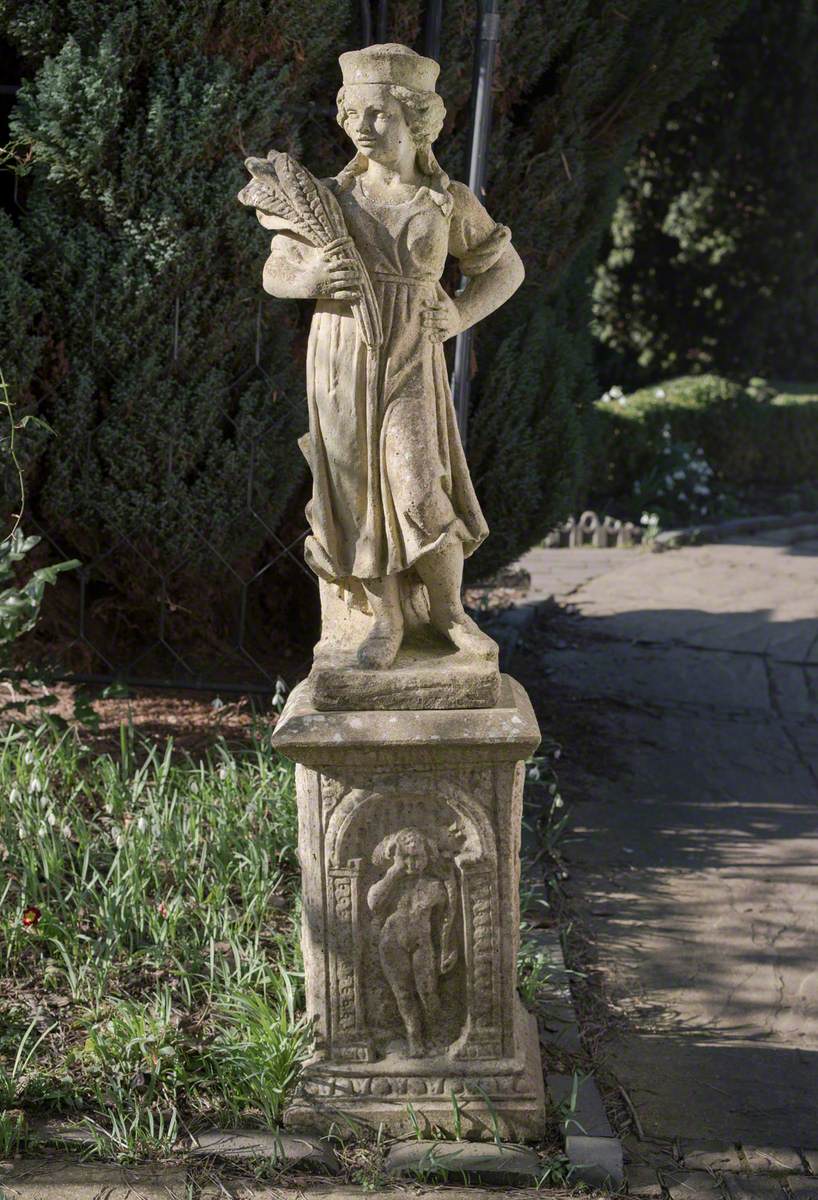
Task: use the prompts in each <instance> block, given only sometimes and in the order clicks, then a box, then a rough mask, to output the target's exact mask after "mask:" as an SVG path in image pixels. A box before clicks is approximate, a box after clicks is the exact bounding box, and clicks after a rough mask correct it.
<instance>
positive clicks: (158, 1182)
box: [0, 1158, 187, 1200]
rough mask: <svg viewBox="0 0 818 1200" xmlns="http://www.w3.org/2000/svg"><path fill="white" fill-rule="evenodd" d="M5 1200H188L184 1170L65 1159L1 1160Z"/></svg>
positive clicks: (0, 1177) (0, 1181) (1, 1191)
mask: <svg viewBox="0 0 818 1200" xmlns="http://www.w3.org/2000/svg"><path fill="white" fill-rule="evenodd" d="M0 1196H2V1200H100V1197H104V1200H186V1197H187V1192H186V1180H185V1173H184V1171H180V1170H173V1169H165V1168H161V1169H160V1168H137V1167H133V1168H131V1167H109V1166H102V1165H100V1164H97V1163H77V1162H67V1161H65V1160H61V1159H56V1158H53V1159H24V1160H21V1161H20V1162H16V1163H0Z"/></svg>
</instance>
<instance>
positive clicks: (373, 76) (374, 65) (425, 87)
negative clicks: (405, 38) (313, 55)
mask: <svg viewBox="0 0 818 1200" xmlns="http://www.w3.org/2000/svg"><path fill="white" fill-rule="evenodd" d="M338 61H339V62H340V64H341V71H342V73H343V78H344V87H349V85H350V84H353V83H397V84H399V85H400V86H401V87H406V88H411V89H412V90H413V91H415V92H433V91H434V90H435V81H436V79H437V77H438V74H439V73H440V65H439V64H438V63H436V62H435V60H434V59H433V58H424V57H423V55H422V54H416V53H415V51H414V50H410V49H409V47H408V46H401V45H400V44H399V43H398V42H385V43H384V44H383V45H381V46H366V47H365V48H364V49H363V50H348V51H347V52H346V54H342V55H341V56H340V58H339V59H338Z"/></svg>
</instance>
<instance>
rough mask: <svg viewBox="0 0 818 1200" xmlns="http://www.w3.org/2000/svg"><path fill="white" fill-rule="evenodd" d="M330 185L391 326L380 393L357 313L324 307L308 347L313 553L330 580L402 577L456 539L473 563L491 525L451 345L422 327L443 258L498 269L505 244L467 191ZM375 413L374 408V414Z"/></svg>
mask: <svg viewBox="0 0 818 1200" xmlns="http://www.w3.org/2000/svg"><path fill="white" fill-rule="evenodd" d="M327 182H328V184H329V185H330V186H332V187H333V190H334V191H335V194H336V196H337V198H338V201H339V203H340V204H341V208H342V210H343V213H344V217H345V219H346V223H347V228H348V230H349V233H350V235H351V236H352V238H353V240H354V242H355V245H356V247H357V248H358V250H359V252H360V254H361V257H362V258H363V260H364V263H365V264H366V266H367V268H368V270H369V274H370V276H371V279H372V284H373V287H374V291H375V296H376V298H377V301H378V305H379V308H380V313H381V322H382V325H383V344H382V345H381V347H380V349H379V350H378V351H377V354H378V363H377V367H378V370H377V386H376V387H374V388H373V387H372V386H371V384H370V387H369V389H367V382H366V381H367V366H368V363H367V355H369V354H372V353H373V352H372V351H371V350H368V349H367V347H366V346H365V344H364V343H363V341H362V340H361V337H360V335H359V333H358V329H357V326H356V322H355V319H354V317H353V313H352V309H351V306H350V305H349V304H348V303H344V302H340V301H332V300H319V301H318V302H317V304H316V308H315V314H314V316H313V320H312V326H311V329H310V337H309V346H308V352H307V398H308V405H309V433H308V434H306V435H305V436H304V438H302V439H301V442H300V445H301V448H302V450H303V451H304V454H305V456H306V458H307V460H308V462H309V464H310V468H311V470H312V475H313V494H312V499H311V501H310V503H309V505H308V506H307V518H308V520H309V523H310V527H311V531H312V532H311V535H310V536H309V537H308V538H307V542H306V547H305V556H306V559H307V562H308V563H309V564H310V566H311V567H312V569H313V570H314V571H315V572H316V573H317V574H318V575H319V576H321V577H322V578H323V579H325V580H327V581H328V582H331V583H335V584H338V585H340V586H341V587H342V588H345V589H349V590H350V591H352V592H353V593H354V592H357V591H359V590H360V585H359V584H356V583H355V582H353V581H359V580H366V579H372V578H382V577H383V576H385V575H391V574H392V573H394V572H397V571H404V570H406V569H407V568H408V567H411V566H412V564H413V563H414V562H415V561H416V560H417V559H418V558H419V557H420V556H421V555H422V554H426V553H428V552H429V551H430V550H434V549H436V548H437V547H439V546H441V545H442V544H443V543H444V541H446V540H447V539H448V538H451V537H457V538H459V539H460V541H461V542H462V543H463V551H464V554H465V555H469V554H471V553H472V552H473V551H474V550H475V549H476V548H477V546H479V545H480V543H481V542H482V541H483V539H484V538H485V537H486V534H487V533H488V527H487V525H486V522H485V520H484V518H483V514H482V512H481V510H480V505H479V503H478V501H477V497H476V495H475V493H474V489H473V487H472V483H471V479H470V477H469V471H468V467H467V465H466V459H465V456H464V454H463V448H462V445H461V442H460V436H459V433H458V430H457V423H456V420H455V413H454V406H453V404H452V397H451V391H450V389H449V383H448V378H447V372H446V362H445V358H444V353H443V346H442V345H441V344H440V343H433V342H431V341H430V340H429V338H428V335H427V333H426V331H425V330H424V329H423V327H422V325H421V313H422V311H423V306H424V304H425V303H426V302H428V301H430V300H434V299H435V298H436V296H437V295H438V293H439V292H440V291H442V289H441V285H440V277H441V275H442V273H443V268H444V266H445V263H446V256H447V254H452V255H454V256H455V257H456V258H457V259H459V260H460V266H461V270H462V271H463V273H464V274H467V275H477V274H480V273H481V272H482V271H485V270H488V269H489V267H491V266H492V265H493V264H494V263H495V262H496V261H497V260H498V258H499V257H500V255H501V254H502V253H503V251H504V249H505V247H506V245H507V244H508V241H509V236H510V235H509V231H508V229H507V228H506V227H505V226H501V225H495V223H494V221H492V219H491V218H490V217H489V215H488V213H487V212H486V210H485V209H484V208H483V206H482V205H481V204H480V202H479V200H478V199H477V198H476V196H475V195H474V194H473V193H472V192H471V191H469V189H468V188H467V187H465V186H464V185H463V184H459V183H450V184H449V186H448V188H447V189H446V190H445V191H437V190H434V189H433V188H432V187H431V186H424V187H420V188H418V190H417V191H416V193H415V195H414V196H413V197H412V198H411V199H409V200H407V201H405V202H402V203H386V202H382V201H377V200H374V199H372V198H371V197H369V196H368V195H367V194H366V192H365V190H364V185H363V182H362V179H361V177H360V176H357V177H356V178H355V180H354V183H353V184H352V186H346V187H344V186H343V185H342V183H340V182H339V181H337V180H329V181H327ZM373 409H374V411H373Z"/></svg>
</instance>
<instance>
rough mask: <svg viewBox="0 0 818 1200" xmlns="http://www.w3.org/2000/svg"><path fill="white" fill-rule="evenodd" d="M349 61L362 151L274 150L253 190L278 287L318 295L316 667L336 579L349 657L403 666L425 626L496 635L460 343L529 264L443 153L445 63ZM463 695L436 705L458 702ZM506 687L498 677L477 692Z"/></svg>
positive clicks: (369, 55) (258, 167)
mask: <svg viewBox="0 0 818 1200" xmlns="http://www.w3.org/2000/svg"><path fill="white" fill-rule="evenodd" d="M340 62H341V68H342V72H343V86H342V88H341V90H340V91H339V93H338V122H339V124H340V125H341V127H342V128H343V130H344V131H345V133H346V134H347V136H348V137H349V138H350V140H351V141H352V143H353V145H354V147H355V155H354V157H353V158H352V160H351V161H350V162H349V163H348V164H347V166H346V167H344V169H343V170H342V171H341V172H340V173H339V174H338V175H337V176H335V177H334V178H331V179H325V180H323V181H321V182H319V181H317V180H315V179H314V178H313V177H312V176H311V175H310V174H309V172H307V171H306V170H305V169H304V168H302V167H300V165H299V164H295V163H293V160H292V159H289V158H288V156H286V155H281V154H276V153H275V152H271V154H270V155H269V156H268V159H267V160H260V159H250V160H248V168H249V169H250V171H251V174H252V175H253V180H252V182H251V183H250V184H249V185H248V186H247V187H246V188H245V189H244V190H243V192H242V193H241V194H240V199H241V200H242V201H243V202H244V203H246V204H249V205H251V206H253V207H255V208H256V209H257V215H258V217H259V220H260V221H261V223H262V225H264V226H265V227H267V228H272V229H274V230H276V233H275V236H274V238H273V241H272V249H271V253H270V257H269V258H268V259H267V262H266V264H265V267H264V274H263V283H264V288H265V290H266V291H267V292H269V293H270V294H271V295H273V296H276V297H279V298H293V297H295V298H301V299H315V300H316V301H317V303H316V306H315V314H314V316H313V319H312V326H311V330H310V338H309V346H308V355H307V398H308V407H309V433H308V434H307V435H305V437H304V438H303V439H302V440H301V447H302V450H303V451H304V454H305V456H306V458H307V460H308V462H309V465H310V468H311V470H312V477H313V494H312V500H311V502H310V504H309V505H308V508H307V516H308V520H309V523H310V527H311V535H310V536H309V537H308V539H307V543H306V549H305V556H306V559H307V562H308V563H309V565H310V566H311V567H312V569H313V570H314V571H315V572H316V574H317V575H318V576H319V578H320V579H321V580H322V581H323V584H324V586H322V617H323V624H322V640H321V642H320V643H319V645H318V647H316V663H318V662H319V659H320V656H321V653H322V649H323V650H326V649H327V647H330V646H331V645H332V643H333V638H334V637H336V640H337V636H336V634H334V632H333V628H332V626H333V617H332V613H331V611H330V610H331V609H332V603H333V601H332V594H333V591H334V594H335V598H336V599H337V597H338V596H339V595H340V596H342V597H343V599H344V601H345V604H346V607H347V608H355V609H357V610H358V611H359V612H363V613H365V614H367V622H366V624H365V625H359V626H357V627H356V630H357V635H356V641H355V645H354V646H353V647H352V648H351V654H350V655H349V657H348V659H347V660H345V661H346V663H347V665H353V666H357V667H358V668H361V669H364V670H368V671H373V670H376V671H382V670H385V669H387V668H390V667H392V666H393V664H394V663H395V659H396V656H397V655H398V652H399V649H400V647H401V643H402V641H403V638H404V633H405V632H406V629H407V625H412V624H414V625H415V626H416V627H420V628H421V629H423V627H424V626H426V627H427V628H430V629H431V630H433V631H436V632H437V634H438V635H440V636H441V638H442V639H444V646H445V645H448V646H449V648H450V649H451V648H452V647H454V648H455V649H456V650H459V651H462V652H463V654H464V655H466V656H472V657H476V658H477V659H480V658H481V656H482V658H484V659H485V658H486V657H488V658H491V656H492V649H494V650H495V651H496V648H494V647H493V643H491V642H490V641H489V639H487V638H486V637H485V636H484V635H483V634H482V633H481V632H480V631H479V629H478V628H477V626H476V625H475V624H474V623H473V622H472V621H471V619H470V618H469V617H468V616H467V614H466V613H465V611H464V609H463V604H462V602H461V597H460V591H461V585H462V576H463V560H464V557H465V556H467V555H469V554H471V553H472V552H473V551H474V550H475V549H476V548H477V547H478V546H479V545H480V543H481V542H482V541H483V539H484V538H485V537H486V535H487V533H488V528H487V526H486V523H485V520H484V518H483V514H482V512H481V510H480V505H479V503H478V501H477V497H476V496H475V493H474V489H473V487H472V483H471V479H470V477H469V471H468V467H467V465H466V460H465V456H464V453H463V448H462V446H461V442H460V437H459V434H458V430H457V425H456V421H455V414H454V409H453V405H452V399H451V393H450V389H449V384H448V379H447V371H446V362H445V359H444V353H443V343H444V342H446V341H448V340H449V339H450V338H452V337H454V336H455V335H456V334H457V333H459V332H460V331H462V330H464V329H468V328H469V326H471V325H474V324H475V322H477V321H480V320H482V318H483V317H485V316H487V315H488V314H489V313H491V312H493V310H494V309H496V308H498V307H499V305H501V304H503V303H504V302H505V301H506V300H507V299H508V298H509V297H510V296H511V295H512V293H513V292H514V291H515V290H516V289H517V288H518V287H519V286H520V284H521V282H522V280H523V275H524V270H523V265H522V262H521V260H520V257H519V255H518V254H517V252H516V251H515V250H514V248H513V247H512V245H511V242H510V232H509V230H508V229H507V228H506V227H505V226H503V225H497V224H495V222H494V221H493V220H492V219H491V217H490V216H489V215H488V213H487V212H486V210H485V208H484V207H483V205H482V204H481V203H480V201H479V200H478V199H477V197H476V196H475V195H474V194H473V193H472V192H471V191H469V189H468V187H466V186H465V185H464V184H462V183H457V182H454V181H452V180H450V179H449V177H448V175H447V174H446V173H445V171H443V169H442V168H441V166H440V165H439V163H438V162H437V160H436V158H435V155H434V153H433V150H432V144H433V142H434V141H435V138H436V137H437V135H438V133H439V132H440V129H441V126H442V124H443V118H444V115H445V108H444V105H443V101H442V100H441V98H440V96H438V95H437V93H436V92H435V81H436V78H437V75H438V71H439V67H438V64H437V63H436V62H434V61H433V60H432V59H429V58H424V57H422V56H421V55H419V54H416V53H415V52H414V51H413V50H410V49H409V48H408V47H406V46H401V45H396V44H386V45H376V46H369V47H368V48H366V49H364V50H359V51H352V52H349V53H346V54H342V55H341V58H340ZM316 213H318V223H317V225H316V222H315V220H314V217H315V214H316ZM319 226H320V228H319ZM449 254H451V255H453V256H454V257H455V258H456V259H457V260H458V262H459V266H460V270H461V271H462V273H463V274H464V275H466V276H468V277H469V282H468V284H467V286H466V287H465V289H464V290H463V291H462V292H461V293H460V294H459V295H457V296H456V297H454V298H452V297H451V296H449V295H448V294H447V292H446V291H445V290H444V289H443V287H442V286H441V283H440V279H441V275H442V273H443V268H444V265H445V263H446V258H447V255H449ZM327 585H329V587H328V586H327ZM338 611H340V610H338ZM338 619H339V621H340V620H341V618H338ZM341 623H342V624H343V622H342V621H341ZM344 636H346V637H347V640H348V634H345V635H344ZM487 643H488V645H487ZM347 649H350V648H349V647H347ZM495 659H496V654H495ZM413 698H414V697H413ZM451 699H452V698H451V695H448V699H447V700H446V701H445V702H440V703H437V702H434V701H433V702H431V703H429V704H428V705H427V706H429V707H434V706H437V707H451V706H453V705H452V704H451ZM495 699H496V689H495V691H494V692H493V693H492V694H491V695H490V696H488V699H486V700H483V701H481V700H480V699H477V700H476V701H474V700H473V701H472V702H475V703H477V704H480V703H493V702H494V700H495ZM380 702H381V704H382V706H383V707H389V706H390V705H389V704H388V703H386V702H384V700H383V697H382V696H381V697H380ZM321 706H322V705H320V704H319V707H321ZM324 706H325V707H326V705H324ZM354 706H355V705H350V707H354ZM369 706H370V707H374V706H375V705H372V704H370V705H369ZM398 706H403V707H407V706H409V705H408V704H403V705H401V704H400V703H398ZM454 706H456V705H454Z"/></svg>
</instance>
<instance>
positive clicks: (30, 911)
mask: <svg viewBox="0 0 818 1200" xmlns="http://www.w3.org/2000/svg"><path fill="white" fill-rule="evenodd" d="M42 915H43V914H42V913H41V912H40V910H39V908H36V907H35V906H34V905H33V904H30V905H29V906H28V908H26V909H23V924H24V925H25V927H26V929H29V928H30V927H31V926H32V925H38V924H39V923H40V917H41V916H42Z"/></svg>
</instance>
